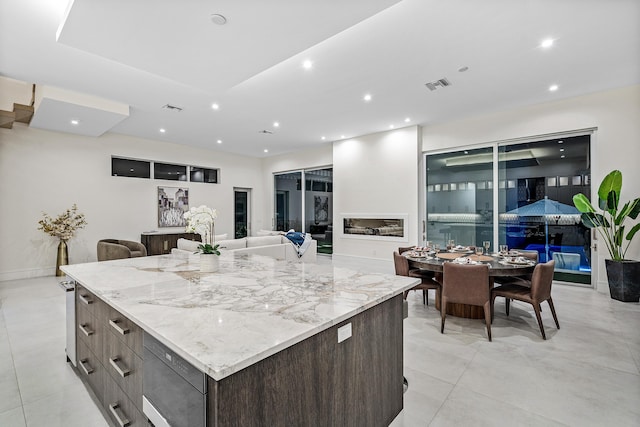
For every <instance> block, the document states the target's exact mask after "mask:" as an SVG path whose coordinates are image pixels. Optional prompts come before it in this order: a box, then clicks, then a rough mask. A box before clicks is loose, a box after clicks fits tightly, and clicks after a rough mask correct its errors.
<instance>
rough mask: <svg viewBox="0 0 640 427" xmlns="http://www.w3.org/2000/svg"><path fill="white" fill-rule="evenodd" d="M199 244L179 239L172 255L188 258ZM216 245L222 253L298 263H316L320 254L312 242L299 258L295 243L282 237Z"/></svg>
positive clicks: (244, 238) (219, 242)
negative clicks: (251, 255)
mask: <svg viewBox="0 0 640 427" xmlns="http://www.w3.org/2000/svg"><path fill="white" fill-rule="evenodd" d="M199 244H200V242H197V241H193V240H187V239H178V247H177V248H174V249H171V253H173V254H176V255H182V256H188V255H189V254H193V253H194V252H196V251H197V250H198V245H199ZM216 244H219V245H220V251H221V252H224V251H232V252H234V253H251V254H258V255H265V256H270V257H272V258H275V259H281V260H287V261H298V262H316V255H317V253H318V242H316V241H315V240H312V241H311V245H309V247H308V248H307V250H306V251H305V253H304V254H303V255H302V256H301V257H298V252H297V250H296V248H295V246H294V245H293V243H291V241H290V240H289V239H287V238H286V237H284V236H282V235H276V236H255V237H243V238H242V239H230V240H216Z"/></svg>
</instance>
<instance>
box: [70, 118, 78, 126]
mask: <svg viewBox="0 0 640 427" xmlns="http://www.w3.org/2000/svg"><path fill="white" fill-rule="evenodd" d="M71 124H72V125H74V126H78V125H79V124H80V120H76V119H73V120H71Z"/></svg>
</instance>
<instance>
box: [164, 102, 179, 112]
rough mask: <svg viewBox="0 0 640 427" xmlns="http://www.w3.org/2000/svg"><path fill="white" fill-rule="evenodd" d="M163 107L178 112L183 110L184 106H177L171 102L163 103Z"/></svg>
mask: <svg viewBox="0 0 640 427" xmlns="http://www.w3.org/2000/svg"><path fill="white" fill-rule="evenodd" d="M162 108H164V109H165V110H169V111H175V112H178V113H179V112H180V111H182V108H180V107H176V106H175V105H171V104H166V105H163V106H162Z"/></svg>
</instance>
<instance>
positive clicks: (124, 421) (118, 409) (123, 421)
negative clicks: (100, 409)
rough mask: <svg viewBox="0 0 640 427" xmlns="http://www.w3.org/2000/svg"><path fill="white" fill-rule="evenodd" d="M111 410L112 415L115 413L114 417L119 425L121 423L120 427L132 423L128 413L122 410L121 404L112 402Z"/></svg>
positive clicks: (125, 426)
mask: <svg viewBox="0 0 640 427" xmlns="http://www.w3.org/2000/svg"><path fill="white" fill-rule="evenodd" d="M109 411H111V415H113V418H115V419H116V422H117V423H118V425H120V427H127V426H128V425H130V424H131V422H130V421H129V418H127V414H125V413H124V411H122V408H121V407H120V404H118V403H111V404H110V405H109ZM118 412H122V416H120V414H119V413H118Z"/></svg>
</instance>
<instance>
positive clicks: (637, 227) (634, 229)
mask: <svg viewBox="0 0 640 427" xmlns="http://www.w3.org/2000/svg"><path fill="white" fill-rule="evenodd" d="M638 230H640V223H638V224H636V225H634V226H633V227H632V228H631V230H629V233H628V234H627V240H631V239H633V236H635V234H636V233H637V232H638Z"/></svg>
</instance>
